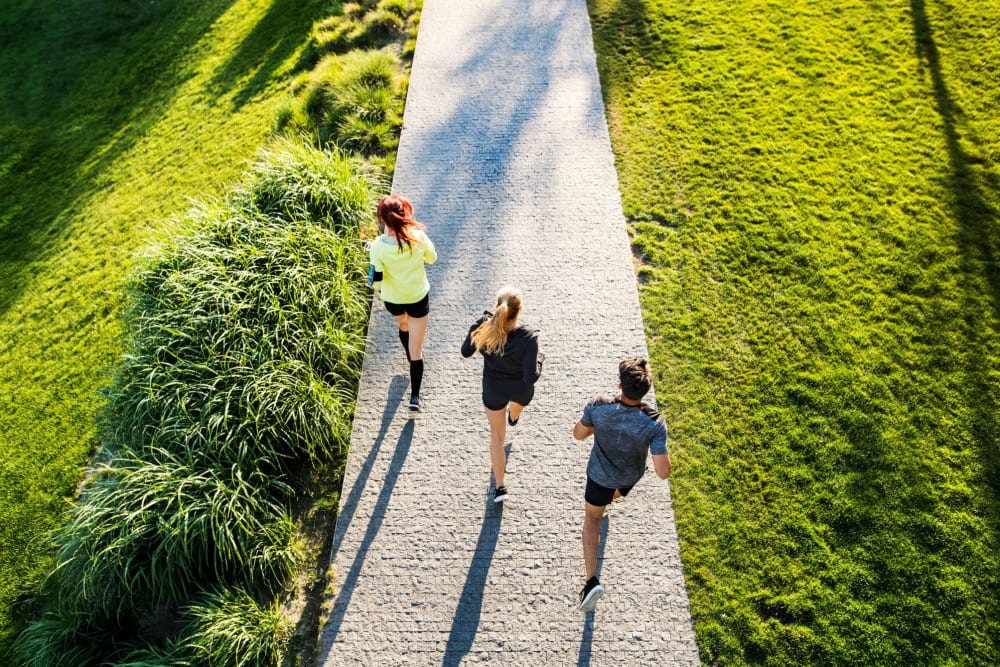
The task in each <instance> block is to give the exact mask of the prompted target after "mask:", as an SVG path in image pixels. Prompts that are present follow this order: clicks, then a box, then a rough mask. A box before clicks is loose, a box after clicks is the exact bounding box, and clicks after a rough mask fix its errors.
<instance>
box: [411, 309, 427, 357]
mask: <svg viewBox="0 0 1000 667" xmlns="http://www.w3.org/2000/svg"><path fill="white" fill-rule="evenodd" d="M429 319H430V315H424V316H423V317H411V318H409V326H410V359H413V360H414V361H416V360H418V359H423V358H424V335H425V334H426V333H427V321H428V320H429Z"/></svg>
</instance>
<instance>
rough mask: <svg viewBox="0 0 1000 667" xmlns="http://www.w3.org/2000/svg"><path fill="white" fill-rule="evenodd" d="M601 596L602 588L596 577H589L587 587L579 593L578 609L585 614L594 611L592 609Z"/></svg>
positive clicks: (602, 593)
mask: <svg viewBox="0 0 1000 667" xmlns="http://www.w3.org/2000/svg"><path fill="white" fill-rule="evenodd" d="M602 595H604V586H601V582H600V581H598V580H597V577H591V578H590V579H588V580H587V585H586V586H584V587H583V590H582V591H580V606H579V607H578V609H579V610H580V611H582V612H583V613H585V614H586V613H588V612H591V611H594V607H596V606H597V601H598V600H600V599H601V596H602Z"/></svg>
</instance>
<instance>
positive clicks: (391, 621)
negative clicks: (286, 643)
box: [322, 0, 698, 667]
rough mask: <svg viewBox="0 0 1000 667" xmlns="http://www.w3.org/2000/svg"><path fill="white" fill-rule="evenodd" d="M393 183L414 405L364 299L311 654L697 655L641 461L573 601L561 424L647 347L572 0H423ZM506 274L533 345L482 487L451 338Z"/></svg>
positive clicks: (662, 495) (481, 429)
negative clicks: (409, 310) (410, 300)
mask: <svg viewBox="0 0 1000 667" xmlns="http://www.w3.org/2000/svg"><path fill="white" fill-rule="evenodd" d="M393 189H394V191H395V192H399V193H402V194H404V195H406V196H408V197H409V198H410V199H411V200H412V201H413V202H414V206H415V209H416V214H417V218H418V219H419V220H421V221H423V222H424V223H425V224H426V225H427V227H428V233H429V234H430V235H431V238H432V239H433V240H434V241H435V243H436V244H437V247H438V251H439V253H440V259H439V261H438V263H437V264H436V265H434V266H432V267H430V270H429V274H430V280H431V283H432V291H431V321H430V322H431V323H430V330H429V334H428V340H427V345H426V348H425V355H424V356H425V363H426V367H427V370H426V375H425V380H424V387H423V390H422V392H421V393H422V394H423V398H424V401H425V405H426V411H425V413H424V416H423V417H422V418H420V419H419V420H416V421H408V420H406V419H405V400H406V399H407V398H408V396H409V387H408V384H409V382H408V377H407V365H406V359H405V357H404V355H403V352H402V349H401V348H400V345H399V342H398V340H397V338H396V334H395V325H394V323H393V322H392V320H391V318H390V317H389V315H388V313H386V312H385V310H384V309H383V308H382V306H381V304H376V308H375V309H374V310H373V314H372V322H371V331H370V335H369V340H368V350H367V355H366V359H365V366H364V374H363V379H362V383H361V389H360V395H359V398H358V409H357V415H356V417H355V422H354V431H353V436H352V439H351V452H350V457H349V459H348V463H347V471H346V475H345V478H344V488H343V494H342V498H341V513H340V518H339V522H338V526H337V531H336V537H335V540H334V545H333V553H334V556H333V558H334V569H333V576H334V585H333V587H332V599H331V600H330V601H329V602H330V606H331V609H332V611H331V614H330V617H329V619H328V622H327V625H326V626H325V629H324V631H323V651H322V664H323V665H326V666H329V667H340V666H341V665H367V666H380V665H402V664H406V665H446V666H447V665H459V664H467V663H477V662H491V663H494V664H499V665H525V666H529V665H530V666H532V667H538V666H540V665H545V666H556V665H614V666H622V667H625V666H629V667H632V666H635V665H657V666H658V667H667V666H671V665H696V664H698V654H697V648H696V646H695V643H694V632H693V629H692V624H691V618H690V611H689V607H688V599H687V592H686V590H685V585H684V577H683V572H682V568H681V562H680V557H679V554H678V546H677V536H676V531H675V528H674V520H673V510H672V506H671V502H670V493H669V486H668V485H667V484H665V483H663V482H660V481H659V480H658V479H657V478H656V476H655V475H654V474H653V473H652V470H651V464H650V471H649V472H648V473H647V474H646V476H645V477H644V478H643V480H642V481H641V482H640V483H639V485H637V487H636V489H635V490H634V491H633V493H632V494H631V495H630V496H629V497H628V498H627V499H625V500H623V501H618V502H616V503H615V504H614V505H613V506H612V507H611V509H610V511H609V517H608V519H607V521H606V523H605V525H604V531H605V533H606V538H607V539H606V541H604V542H603V544H604V545H605V547H604V549H603V550H602V569H601V580H602V582H603V583H604V585H605V587H606V588H607V593H606V594H605V596H604V598H603V599H602V600H601V602H600V603H599V605H598V607H597V611H596V612H595V613H594V614H591V615H587V616H585V615H583V614H581V613H579V612H578V611H577V610H576V603H577V595H578V593H579V590H580V588H581V587H582V585H583V560H582V555H581V544H580V527H581V524H582V520H583V487H584V482H585V466H586V461H587V456H588V454H589V450H590V446H591V443H590V441H587V442H586V443H580V442H576V441H574V440H573V438H572V435H571V431H572V427H573V424H574V423H575V422H576V420H577V419H578V418H579V415H580V413H581V411H582V409H583V406H584V404H585V403H586V401H587V400H588V399H590V398H591V397H592V396H593V395H595V394H596V393H598V392H600V391H609V392H613V391H614V390H615V387H616V384H617V362H618V361H619V359H621V358H624V357H626V356H630V355H637V354H645V353H646V344H645V338H644V333H643V326H642V319H641V315H640V311H639V303H638V296H637V292H636V285H635V278H634V274H633V268H632V257H631V252H630V247H629V242H628V237H627V233H626V228H625V221H624V217H623V215H622V210H621V202H620V198H619V193H618V187H617V177H616V174H615V169H614V162H613V158H612V154H611V147H610V144H609V141H608V132H607V125H606V122H605V117H604V108H603V102H602V99H601V93H600V85H599V81H598V76H597V69H596V65H595V58H594V48H593V43H592V41H591V31H590V23H589V19H588V16H587V11H586V4H585V0H450V1H449V0H424V10H423V16H422V20H421V27H420V34H419V38H418V41H417V50H416V54H415V58H414V63H413V71H412V77H411V82H410V90H409V96H408V99H407V103H406V115H405V123H404V130H403V134H402V139H401V144H400V149H399V156H398V162H397V171H396V178H395V182H394V184H393ZM507 283H511V284H514V285H517V286H519V287H521V288H522V289H523V291H524V293H525V302H526V310H525V312H524V314H523V316H522V320H523V321H525V322H526V323H529V324H531V325H533V326H536V327H537V328H539V329H540V330H541V346H542V350H543V351H544V353H545V355H546V361H545V370H544V373H543V375H542V379H541V380H540V381H539V383H538V385H537V388H536V394H535V400H534V402H533V403H532V404H531V406H530V407H529V408H528V409H527V410H526V411H525V413H524V416H523V418H522V419H521V423H520V425H518V426H517V427H516V429H513V430H511V431H509V432H508V442H509V448H510V453H509V464H508V473H507V486H508V488H509V490H510V494H511V496H510V500H508V501H507V503H506V504H505V506H503V507H497V506H495V505H494V504H493V503H492V502H491V499H490V497H489V495H488V493H489V490H490V467H489V458H488V454H487V443H488V428H487V424H486V418H485V416H484V414H483V408H482V403H481V399H480V381H481V376H482V361H481V360H480V358H479V357H478V356H477V357H474V358H472V359H463V358H462V357H461V355H460V353H459V347H460V345H461V342H462V340H463V338H464V336H465V333H466V331H467V329H468V326H469V325H470V324H471V323H472V322H473V321H474V320H475V319H476V317H477V316H478V315H479V314H480V313H482V311H483V310H484V309H486V308H491V307H492V305H493V295H494V293H495V291H496V289H497V288H498V287H500V286H501V285H503V284H507ZM665 390H668V388H661V392H662V391H665ZM666 418H667V422H668V424H669V422H670V415H666Z"/></svg>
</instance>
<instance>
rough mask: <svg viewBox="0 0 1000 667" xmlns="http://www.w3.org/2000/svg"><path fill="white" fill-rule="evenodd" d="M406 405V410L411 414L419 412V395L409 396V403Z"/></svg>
mask: <svg viewBox="0 0 1000 667" xmlns="http://www.w3.org/2000/svg"><path fill="white" fill-rule="evenodd" d="M406 407H407V410H409V411H410V414H411V415H415V414H417V413H419V412H420V397H419V396H411V397H410V404H409V405H408V406H406Z"/></svg>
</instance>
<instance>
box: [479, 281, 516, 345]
mask: <svg viewBox="0 0 1000 667" xmlns="http://www.w3.org/2000/svg"><path fill="white" fill-rule="evenodd" d="M522 298H523V297H522V296H521V290H519V289H517V288H516V287H510V286H508V287H501V288H500V291H499V292H497V306H496V312H495V313H493V317H491V318H489V319H487V320H485V321H484V322H483V323H482V324H480V325H479V327H477V328H476V330H475V331H473V332H472V344H473V345H475V346H476V349H477V350H479V351H480V352H483V353H485V354H499V353H501V352H503V348H504V345H506V344H507V325H508V324H509V323H510V321H511V320H513V319H515V318H516V317H517V316H518V314H520V312H521V302H522Z"/></svg>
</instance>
